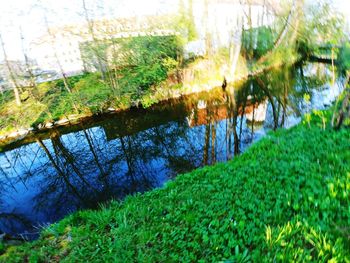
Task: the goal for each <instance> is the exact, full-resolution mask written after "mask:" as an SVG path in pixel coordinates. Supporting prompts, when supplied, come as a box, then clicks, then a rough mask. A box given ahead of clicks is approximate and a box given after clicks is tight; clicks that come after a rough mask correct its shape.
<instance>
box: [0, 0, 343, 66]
mask: <svg viewBox="0 0 350 263" xmlns="http://www.w3.org/2000/svg"><path fill="white" fill-rule="evenodd" d="M309 1H313V2H314V1H315V0H309ZM331 1H333V3H334V6H335V7H336V8H337V9H338V10H339V11H340V12H342V13H343V14H344V15H345V17H347V19H348V21H349V22H350V0H331ZM86 4H87V6H88V8H89V9H91V10H93V14H94V15H95V16H96V17H128V16H134V15H152V14H156V13H165V14H166V13H171V12H174V10H177V5H178V3H177V0H86ZM39 6H42V8H39ZM81 7H82V0H11V1H9V0H0V10H1V15H0V33H1V35H2V37H3V39H4V42H5V46H6V50H7V53H8V57H9V59H22V57H23V53H22V51H21V50H22V43H24V47H27V46H28V44H29V42H31V41H32V40H34V39H35V38H37V37H39V36H40V35H42V34H43V33H44V32H45V27H44V25H43V21H44V19H43V18H44V16H45V15H46V16H47V18H48V21H49V24H50V25H64V24H74V23H76V22H82V21H84V18H83V14H82V13H81V10H82V8H81ZM102 7H103V8H102ZM53 10H54V11H53ZM91 15H92V14H91ZM20 28H21V29H22V32H23V36H24V37H23V41H21V38H20V30H19V29H20ZM2 59H3V58H2V54H1V52H0V61H1V60H2Z"/></svg>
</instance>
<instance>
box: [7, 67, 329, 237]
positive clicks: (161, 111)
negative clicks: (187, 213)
mask: <svg viewBox="0 0 350 263" xmlns="http://www.w3.org/2000/svg"><path fill="white" fill-rule="evenodd" d="M305 67H306V68H307V69H308V70H307V71H310V66H309V65H307V66H303V65H298V66H296V67H292V68H281V69H278V70H276V71H274V72H266V73H265V74H262V75H260V76H258V77H255V78H250V79H248V80H247V81H246V82H244V83H241V84H237V86H227V87H225V89H224V90H222V89H221V88H220V89H216V90H213V91H212V92H210V93H201V94H197V95H193V96H188V97H185V98H181V99H178V100H172V101H169V102H167V103H160V104H159V105H156V106H154V107H151V108H149V109H147V110H145V109H131V110H129V111H126V112H121V113H118V114H115V115H111V116H109V117H104V118H102V119H100V120H92V121H90V122H84V123H82V124H80V125H75V126H71V127H68V128H63V129H59V130H51V131H50V132H48V133H44V134H37V135H36V136H34V137H33V138H29V139H28V140H27V141H26V142H25V143H24V142H22V145H21V144H20V143H19V144H17V145H15V146H10V147H9V148H8V150H7V151H5V152H3V153H0V181H1V182H0V193H1V197H0V209H1V210H0V231H3V232H6V233H9V234H13V235H16V234H19V233H26V231H27V233H30V232H36V229H35V228H34V227H33V226H38V225H45V224H46V223H51V222H55V221H57V220H59V219H60V218H62V217H63V216H65V215H66V214H68V213H71V212H73V211H76V210H78V209H83V208H92V209H94V208H96V207H98V206H99V204H101V203H103V202H106V201H108V200H111V199H121V198H123V197H125V196H126V195H129V194H134V193H137V192H144V191H147V190H150V189H152V188H155V187H159V186H161V185H162V184H163V183H164V182H166V181H167V180H169V179H171V178H173V177H174V176H176V175H177V174H179V173H184V172H187V171H190V170H192V169H195V168H197V167H200V166H203V165H207V164H214V163H215V162H221V161H226V160H228V159H231V158H232V157H233V156H235V155H237V154H239V153H241V152H242V151H244V149H245V148H246V147H247V146H248V145H250V144H251V142H252V141H254V140H256V139H258V138H260V137H261V136H262V135H264V133H265V131H266V129H276V128H278V127H281V126H284V125H285V124H286V121H287V120H288V118H289V117H290V116H300V114H302V113H305V101H304V95H305V94H310V96H312V95H313V94H315V91H317V90H320V89H321V88H322V87H324V83H326V82H327V80H328V77H327V74H324V71H322V72H321V73H322V74H320V75H322V76H323V75H325V76H326V77H324V78H320V77H319V74H317V71H316V74H305ZM319 67H321V70H322V67H324V66H323V65H321V66H319ZM311 69H313V67H311ZM324 69H326V67H325V68H324ZM263 103H268V106H267V112H259V110H261V109H264V108H263V107H259V105H262V104H263ZM265 111H266V110H265ZM265 115H266V119H265ZM248 116H249V118H248ZM256 116H260V117H259V118H262V117H261V116H263V120H259V121H263V124H260V123H258V122H257V121H255V120H256V119H255V118H256ZM248 119H250V121H249V122H247V120H248ZM11 147H12V149H11ZM28 237H29V238H30V237H32V236H30V235H29V236H28Z"/></svg>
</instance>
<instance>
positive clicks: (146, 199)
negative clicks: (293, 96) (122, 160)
mask: <svg viewBox="0 0 350 263" xmlns="http://www.w3.org/2000/svg"><path fill="white" fill-rule="evenodd" d="M327 114H328V115H329V113H327ZM327 114H326V113H325V114H324V115H327ZM322 127H323V123H322V121H321V120H320V118H319V117H318V115H313V116H311V120H310V118H309V119H308V121H307V122H305V123H303V124H300V125H298V126H296V127H294V128H292V129H290V130H278V131H277V132H275V133H270V134H269V135H268V136H267V137H266V138H264V139H262V140H260V141H259V142H258V143H256V144H254V145H253V146H252V147H250V148H249V149H248V150H247V151H246V152H245V153H244V154H242V155H241V156H238V157H237V158H235V159H234V160H232V161H230V162H227V163H220V164H217V165H214V166H211V167H204V168H202V169H198V170H195V171H193V172H191V173H187V174H184V175H179V176H178V177H177V178H176V179H175V180H173V181H171V182H169V183H167V184H166V185H165V186H164V187H163V188H161V189H157V190H153V191H151V192H148V193H145V194H143V195H136V196H130V197H128V198H126V200H124V201H123V202H112V203H111V204H109V205H108V206H106V207H102V208H101V209H100V210H98V211H81V212H76V213H74V214H72V215H70V216H68V217H66V218H65V219H64V220H62V221H60V222H59V223H57V224H54V225H52V226H50V227H48V228H47V229H45V230H44V231H43V233H42V235H41V237H40V239H39V240H37V241H35V242H32V243H27V244H24V245H22V246H18V247H7V248H6V247H5V246H4V245H2V246H0V249H1V250H2V252H3V254H2V255H1V256H0V261H1V262H21V261H30V262H49V261H50V262H51V261H53V262H54V261H62V262H76V261H84V260H85V261H89V262H92V261H93V262H111V261H115V262H133V261H141V262H189V261H199V262H206V261H225V260H228V261H229V262H248V261H255V262H271V261H274V262H280V261H283V262H285V261H286V262H295V261H308V262H310V261H314V262H326V261H328V262H344V261H345V262H349V260H350V256H349V255H350V240H349V236H350V228H349V225H350V197H349V191H350V151H349V147H350V131H349V129H341V130H340V131H334V130H332V129H330V128H326V129H325V130H324V129H323V128H322Z"/></svg>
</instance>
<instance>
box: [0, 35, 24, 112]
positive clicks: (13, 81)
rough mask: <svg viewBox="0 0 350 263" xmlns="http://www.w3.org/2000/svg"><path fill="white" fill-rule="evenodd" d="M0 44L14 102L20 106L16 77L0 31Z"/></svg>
mask: <svg viewBox="0 0 350 263" xmlns="http://www.w3.org/2000/svg"><path fill="white" fill-rule="evenodd" d="M0 45H1V49H2V52H3V57H4V63H5V66H6V69H7V71H8V73H9V74H8V75H9V79H10V85H11V86H12V89H13V92H14V94H15V99H16V103H17V105H18V106H20V105H21V104H22V102H21V97H20V94H19V88H20V86H19V84H18V82H17V77H16V75H15V73H14V70H13V68H12V66H11V63H10V61H9V60H8V56H7V52H6V49H5V43H4V41H3V38H2V35H1V33H0Z"/></svg>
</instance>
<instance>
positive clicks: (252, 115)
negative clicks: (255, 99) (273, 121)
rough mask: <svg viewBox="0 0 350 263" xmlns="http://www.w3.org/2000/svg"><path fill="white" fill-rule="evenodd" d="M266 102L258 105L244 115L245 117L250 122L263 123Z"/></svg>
mask: <svg viewBox="0 0 350 263" xmlns="http://www.w3.org/2000/svg"><path fill="white" fill-rule="evenodd" d="M267 105H268V101H267V100H265V101H264V102H262V103H260V104H259V105H258V106H257V107H254V108H253V109H251V110H250V111H249V112H246V113H245V117H246V118H247V120H248V121H250V122H253V121H254V122H264V121H265V119H266V112H267Z"/></svg>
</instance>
